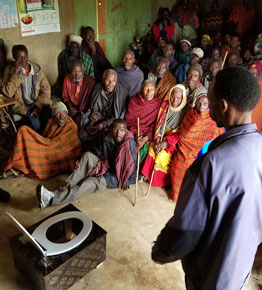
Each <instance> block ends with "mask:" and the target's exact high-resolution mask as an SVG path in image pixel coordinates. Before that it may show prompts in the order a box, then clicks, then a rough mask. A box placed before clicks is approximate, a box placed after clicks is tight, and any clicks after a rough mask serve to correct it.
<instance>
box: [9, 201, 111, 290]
mask: <svg viewBox="0 0 262 290" xmlns="http://www.w3.org/2000/svg"><path fill="white" fill-rule="evenodd" d="M67 211H79V210H78V209H77V208H76V207H75V206H73V205H72V204H69V205H67V206H66V207H64V208H62V209H60V210H58V211H56V212H54V213H53V214H51V215H49V216H48V217H46V218H45V219H43V220H41V221H39V222H38V223H36V224H34V225H32V226H30V227H28V228H27V231H28V232H29V233H32V232H33V231H34V229H35V228H37V227H38V225H40V224H41V223H42V222H44V221H45V220H47V219H48V218H50V217H52V216H55V215H57V214H60V213H65V212H67ZM70 223H71V224H70V225H68V221H67V224H65V223H64V222H58V223H57V224H54V225H53V226H51V227H50V230H48V232H47V237H48V238H49V239H50V240H51V241H52V242H56V243H57V242H58V243H59V242H60V243H62V242H65V241H64V240H63V239H65V237H67V238H68V236H70V235H71V237H72V235H77V233H78V232H80V230H81V227H82V224H81V222H80V221H78V220H76V219H72V220H71V221H70ZM92 223H93V225H92V230H91V232H90V234H89V235H88V237H87V238H86V239H85V240H84V241H83V242H82V243H81V244H80V245H79V246H77V247H75V248H74V249H72V250H70V251H68V252H66V253H63V254H60V255H57V256H49V257H46V258H45V257H43V256H42V255H41V253H40V252H39V251H37V249H36V248H35V247H34V246H33V245H32V244H31V243H30V242H29V241H28V240H27V239H26V238H25V237H24V235H23V234H21V233H19V234H17V235H15V236H14V237H11V238H10V244H11V249H12V253H13V259H14V263H15V265H16V267H17V268H18V269H19V270H20V271H21V273H22V274H23V275H24V276H25V277H26V279H27V280H28V281H29V282H30V284H31V285H32V289H37V290H42V289H48V290H49V289H50V290H51V289H55V290H64V289H68V288H69V287H71V286H72V285H73V284H74V283H76V282H77V281H78V280H80V279H81V278H82V277H84V276H85V275H86V274H87V273H89V272H90V271H91V270H93V269H94V268H96V267H97V266H98V265H99V264H101V263H102V262H103V261H104V260H105V259H106V234H107V232H106V231H105V230H104V229H103V228H101V227H100V226H99V225H97V224H96V223H95V222H94V221H92Z"/></svg>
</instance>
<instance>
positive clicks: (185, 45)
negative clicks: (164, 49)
mask: <svg viewBox="0 0 262 290" xmlns="http://www.w3.org/2000/svg"><path fill="white" fill-rule="evenodd" d="M189 48H190V46H189V44H188V43H186V42H185V41H182V42H181V43H180V49H181V51H182V52H183V53H188V52H189Z"/></svg>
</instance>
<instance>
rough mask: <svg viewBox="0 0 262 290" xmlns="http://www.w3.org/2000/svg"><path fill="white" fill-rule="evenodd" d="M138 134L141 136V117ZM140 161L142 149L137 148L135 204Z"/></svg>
mask: <svg viewBox="0 0 262 290" xmlns="http://www.w3.org/2000/svg"><path fill="white" fill-rule="evenodd" d="M137 136H138V137H139V136H140V124H139V118H137ZM139 163H140V149H138V150H137V169H136V194H135V200H134V206H135V205H136V199H137V190H138V176H139Z"/></svg>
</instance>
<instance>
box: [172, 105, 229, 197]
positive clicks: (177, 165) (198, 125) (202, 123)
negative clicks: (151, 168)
mask: <svg viewBox="0 0 262 290" xmlns="http://www.w3.org/2000/svg"><path fill="white" fill-rule="evenodd" d="M223 132H224V129H219V128H218V127H217V126H216V123H215V122H214V121H213V120H212V119H211V118H210V115H209V113H208V112H207V113H201V114H198V113H197V112H196V111H195V110H194V109H191V110H190V111H188V112H187V114H186V115H185V117H184V119H183V121H182V123H181V125H180V131H179V133H178V144H177V151H176V152H175V154H174V157H173V162H172V165H171V179H172V193H171V198H172V200H173V201H174V202H177V199H178V195H179V191H180V187H181V184H182V181H183V178H184V175H185V172H186V170H187V168H188V167H189V166H190V165H191V164H192V163H193V162H194V160H195V159H196V158H197V154H198V152H199V151H200V149H201V148H202V147H203V145H204V144H205V143H206V142H207V141H209V140H212V139H215V138H216V137H217V136H218V135H220V134H222V133H223Z"/></svg>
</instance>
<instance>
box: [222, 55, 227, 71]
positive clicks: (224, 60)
mask: <svg viewBox="0 0 262 290" xmlns="http://www.w3.org/2000/svg"><path fill="white" fill-rule="evenodd" d="M227 55H228V51H226V53H225V56H224V59H223V62H222V69H223V68H224V65H225V62H226V58H227Z"/></svg>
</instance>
